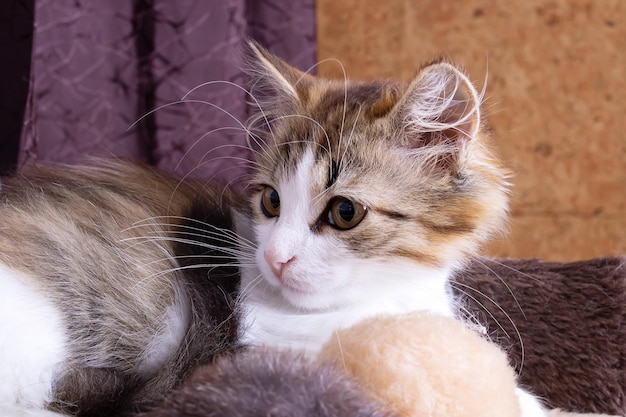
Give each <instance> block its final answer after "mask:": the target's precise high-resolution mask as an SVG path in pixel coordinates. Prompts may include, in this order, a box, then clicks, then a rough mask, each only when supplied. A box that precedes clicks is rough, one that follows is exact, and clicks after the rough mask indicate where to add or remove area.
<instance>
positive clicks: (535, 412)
mask: <svg viewBox="0 0 626 417" xmlns="http://www.w3.org/2000/svg"><path fill="white" fill-rule="evenodd" d="M515 394H516V395H517V398H518V400H519V405H520V409H521V411H522V414H521V417H546V416H547V412H546V409H545V408H544V407H543V405H542V404H541V401H539V398H537V397H535V396H534V395H532V394H531V393H529V392H528V391H526V390H524V389H522V388H517V389H516V390H515Z"/></svg>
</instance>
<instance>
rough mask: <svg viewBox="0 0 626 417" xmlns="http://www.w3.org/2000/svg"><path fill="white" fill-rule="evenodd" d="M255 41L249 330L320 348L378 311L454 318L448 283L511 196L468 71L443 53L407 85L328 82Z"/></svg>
mask: <svg viewBox="0 0 626 417" xmlns="http://www.w3.org/2000/svg"><path fill="white" fill-rule="evenodd" d="M253 48H254V49H255V51H256V55H257V56H258V57H259V59H257V60H254V61H253V63H252V66H253V68H252V71H251V72H252V74H253V77H254V84H253V85H254V87H255V90H254V91H258V93H257V94H255V95H256V96H263V97H264V101H262V102H261V106H260V107H261V108H262V109H263V110H264V112H263V113H262V114H261V115H260V119H259V120H260V121H261V122H263V123H265V124H267V126H268V129H267V131H266V132H262V131H261V132H259V133H258V135H257V136H254V137H253V138H254V139H255V140H256V142H257V143H258V144H260V149H259V150H258V153H257V158H256V161H257V164H258V166H259V169H258V170H257V172H256V175H255V176H254V178H253V181H252V184H253V189H254V190H255V192H254V194H253V196H252V199H251V201H252V203H251V210H252V211H253V214H254V221H253V223H254V231H255V233H256V241H257V245H258V248H257V251H256V260H257V264H258V267H259V269H260V276H259V274H258V273H257V272H256V271H255V270H249V269H243V270H242V284H241V288H242V289H241V291H242V293H243V294H244V295H245V300H246V302H245V303H244V309H245V310H246V314H244V315H243V317H244V326H243V327H242V329H243V333H242V337H243V340H244V341H246V342H248V343H251V344H261V343H263V344H271V345H274V346H280V347H284V348H295V349H299V350H304V351H308V352H309V353H311V354H314V353H315V352H316V351H317V350H318V349H319V348H320V346H321V344H322V343H324V341H325V340H327V339H328V337H330V335H331V334H332V332H333V330H334V329H336V328H338V327H345V326H349V325H351V324H353V323H355V322H357V321H359V320H361V319H363V318H364V317H368V316H371V315H375V314H399V313H404V312H408V311H415V310H429V311H431V312H433V313H436V314H442V315H445V316H454V315H455V314H456V313H457V312H456V309H457V307H456V306H455V301H454V300H453V299H452V295H451V292H450V288H449V285H448V279H449V277H450V276H451V274H452V272H453V271H454V270H455V269H457V268H459V267H461V266H462V265H463V263H464V261H465V260H466V259H467V258H468V257H469V256H470V255H472V254H474V253H475V252H476V251H477V250H478V249H479V248H480V246H481V244H482V243H483V242H484V241H485V240H486V239H487V238H488V237H489V236H490V235H491V234H492V233H494V232H498V231H500V230H501V229H502V228H503V223H504V220H505V217H506V213H507V201H508V198H507V187H508V184H507V182H506V177H507V171H506V170H505V169H504V168H503V167H502V166H501V165H500V164H499V163H498V162H497V161H496V160H495V158H494V157H493V156H492V154H491V150H490V140H489V137H488V135H487V134H486V133H485V132H484V131H483V130H482V129H481V127H482V126H481V123H482V120H481V117H480V95H479V94H478V92H477V91H476V89H475V88H474V87H473V85H472V84H471V82H470V81H469V80H468V78H467V76H465V75H464V74H463V73H462V72H461V71H459V70H458V69H457V68H455V67H454V66H453V65H451V64H449V63H447V62H445V61H441V62H437V63H434V64H432V65H428V66H426V67H424V68H422V70H421V71H419V73H418V74H417V75H416V77H415V78H414V79H413V81H412V82H410V83H409V84H408V85H402V84H398V83H393V82H389V81H383V82H381V81H374V82H367V83H363V82H352V81H343V80H342V81H330V80H325V79H320V78H316V77H313V76H311V75H308V74H305V73H302V72H300V71H298V70H296V69H294V68H292V67H290V66H288V65H287V64H285V63H284V62H282V61H280V60H279V59H278V58H276V57H274V56H272V55H270V54H268V53H267V52H265V51H263V50H262V49H260V48H258V47H254V46H253ZM272 92H274V95H273V96H272V95H271V94H272Z"/></svg>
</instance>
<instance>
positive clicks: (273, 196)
mask: <svg viewBox="0 0 626 417" xmlns="http://www.w3.org/2000/svg"><path fill="white" fill-rule="evenodd" d="M261 211H263V214H265V215H266V216H267V217H270V218H271V217H278V216H279V215H280V197H279V196H278V192H277V191H276V190H275V189H273V188H272V187H265V189H264V190H263V194H262V196H261Z"/></svg>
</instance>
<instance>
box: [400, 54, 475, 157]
mask: <svg viewBox="0 0 626 417" xmlns="http://www.w3.org/2000/svg"><path fill="white" fill-rule="evenodd" d="M395 113H396V114H395V117H396V118H398V120H397V122H398V123H401V124H402V128H403V134H404V137H403V141H404V142H405V145H407V146H409V147H411V148H420V147H423V146H426V145H446V146H447V147H449V148H450V149H451V150H453V149H455V148H458V147H459V146H462V143H463V141H466V140H473V139H475V138H476V136H477V135H478V132H479V130H480V124H481V120H480V95H479V94H478V92H477V91H476V89H475V88H474V86H473V85H472V83H471V82H470V80H469V79H468V78H467V76H466V75H465V74H464V73H463V72H462V71H461V70H459V69H458V68H456V67H455V66H454V65H452V64H449V63H447V62H439V63H436V64H432V65H429V66H427V67H425V68H424V69H422V70H421V71H420V72H419V73H418V74H417V76H416V77H415V79H414V80H413V81H412V82H411V84H410V85H409V88H408V89H407V92H406V93H405V95H404V97H403V98H402V99H401V100H400V103H399V104H398V106H397V107H396V109H395Z"/></svg>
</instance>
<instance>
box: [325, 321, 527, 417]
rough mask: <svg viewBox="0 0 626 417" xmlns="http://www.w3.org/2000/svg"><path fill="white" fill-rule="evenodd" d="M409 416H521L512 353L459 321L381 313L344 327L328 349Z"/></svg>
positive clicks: (328, 355)
mask: <svg viewBox="0 0 626 417" xmlns="http://www.w3.org/2000/svg"><path fill="white" fill-rule="evenodd" d="M320 359H322V360H323V361H332V362H334V363H335V364H336V365H337V366H339V367H341V368H344V369H345V370H346V371H347V372H348V373H349V374H351V375H352V376H353V377H354V378H356V379H357V380H358V381H359V382H360V383H361V384H362V385H363V386H364V387H365V388H366V389H367V390H369V392H371V394H372V396H373V397H374V399H376V400H378V401H380V402H382V403H383V404H385V405H386V407H387V408H388V409H389V410H390V411H392V412H394V413H396V414H398V415H400V416H406V417H409V416H411V417H415V416H430V417H474V416H481V417H488V416H493V417H519V416H520V414H521V411H520V407H519V403H518V398H517V396H516V394H515V389H516V386H517V385H516V375H515V372H514V371H513V369H512V368H511V366H510V365H509V363H508V360H507V356H506V354H505V353H504V352H503V351H502V350H500V349H499V348H498V347H497V346H496V345H495V344H493V343H490V342H489V341H487V340H485V339H484V338H483V337H481V336H480V335H479V334H478V333H477V332H476V331H474V330H472V329H470V328H468V327H467V326H465V325H464V324H463V323H461V322H459V321H457V320H454V319H452V318H447V317H442V316H435V315H431V314H428V313H413V314H409V315H402V316H388V317H375V318H372V319H368V320H365V321H363V322H361V323H359V324H357V325H355V326H353V327H351V328H349V329H343V330H340V331H338V332H336V333H335V334H334V335H333V336H332V337H331V340H329V341H328V342H327V343H326V345H325V346H324V348H323V349H322V351H321V353H320Z"/></svg>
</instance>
